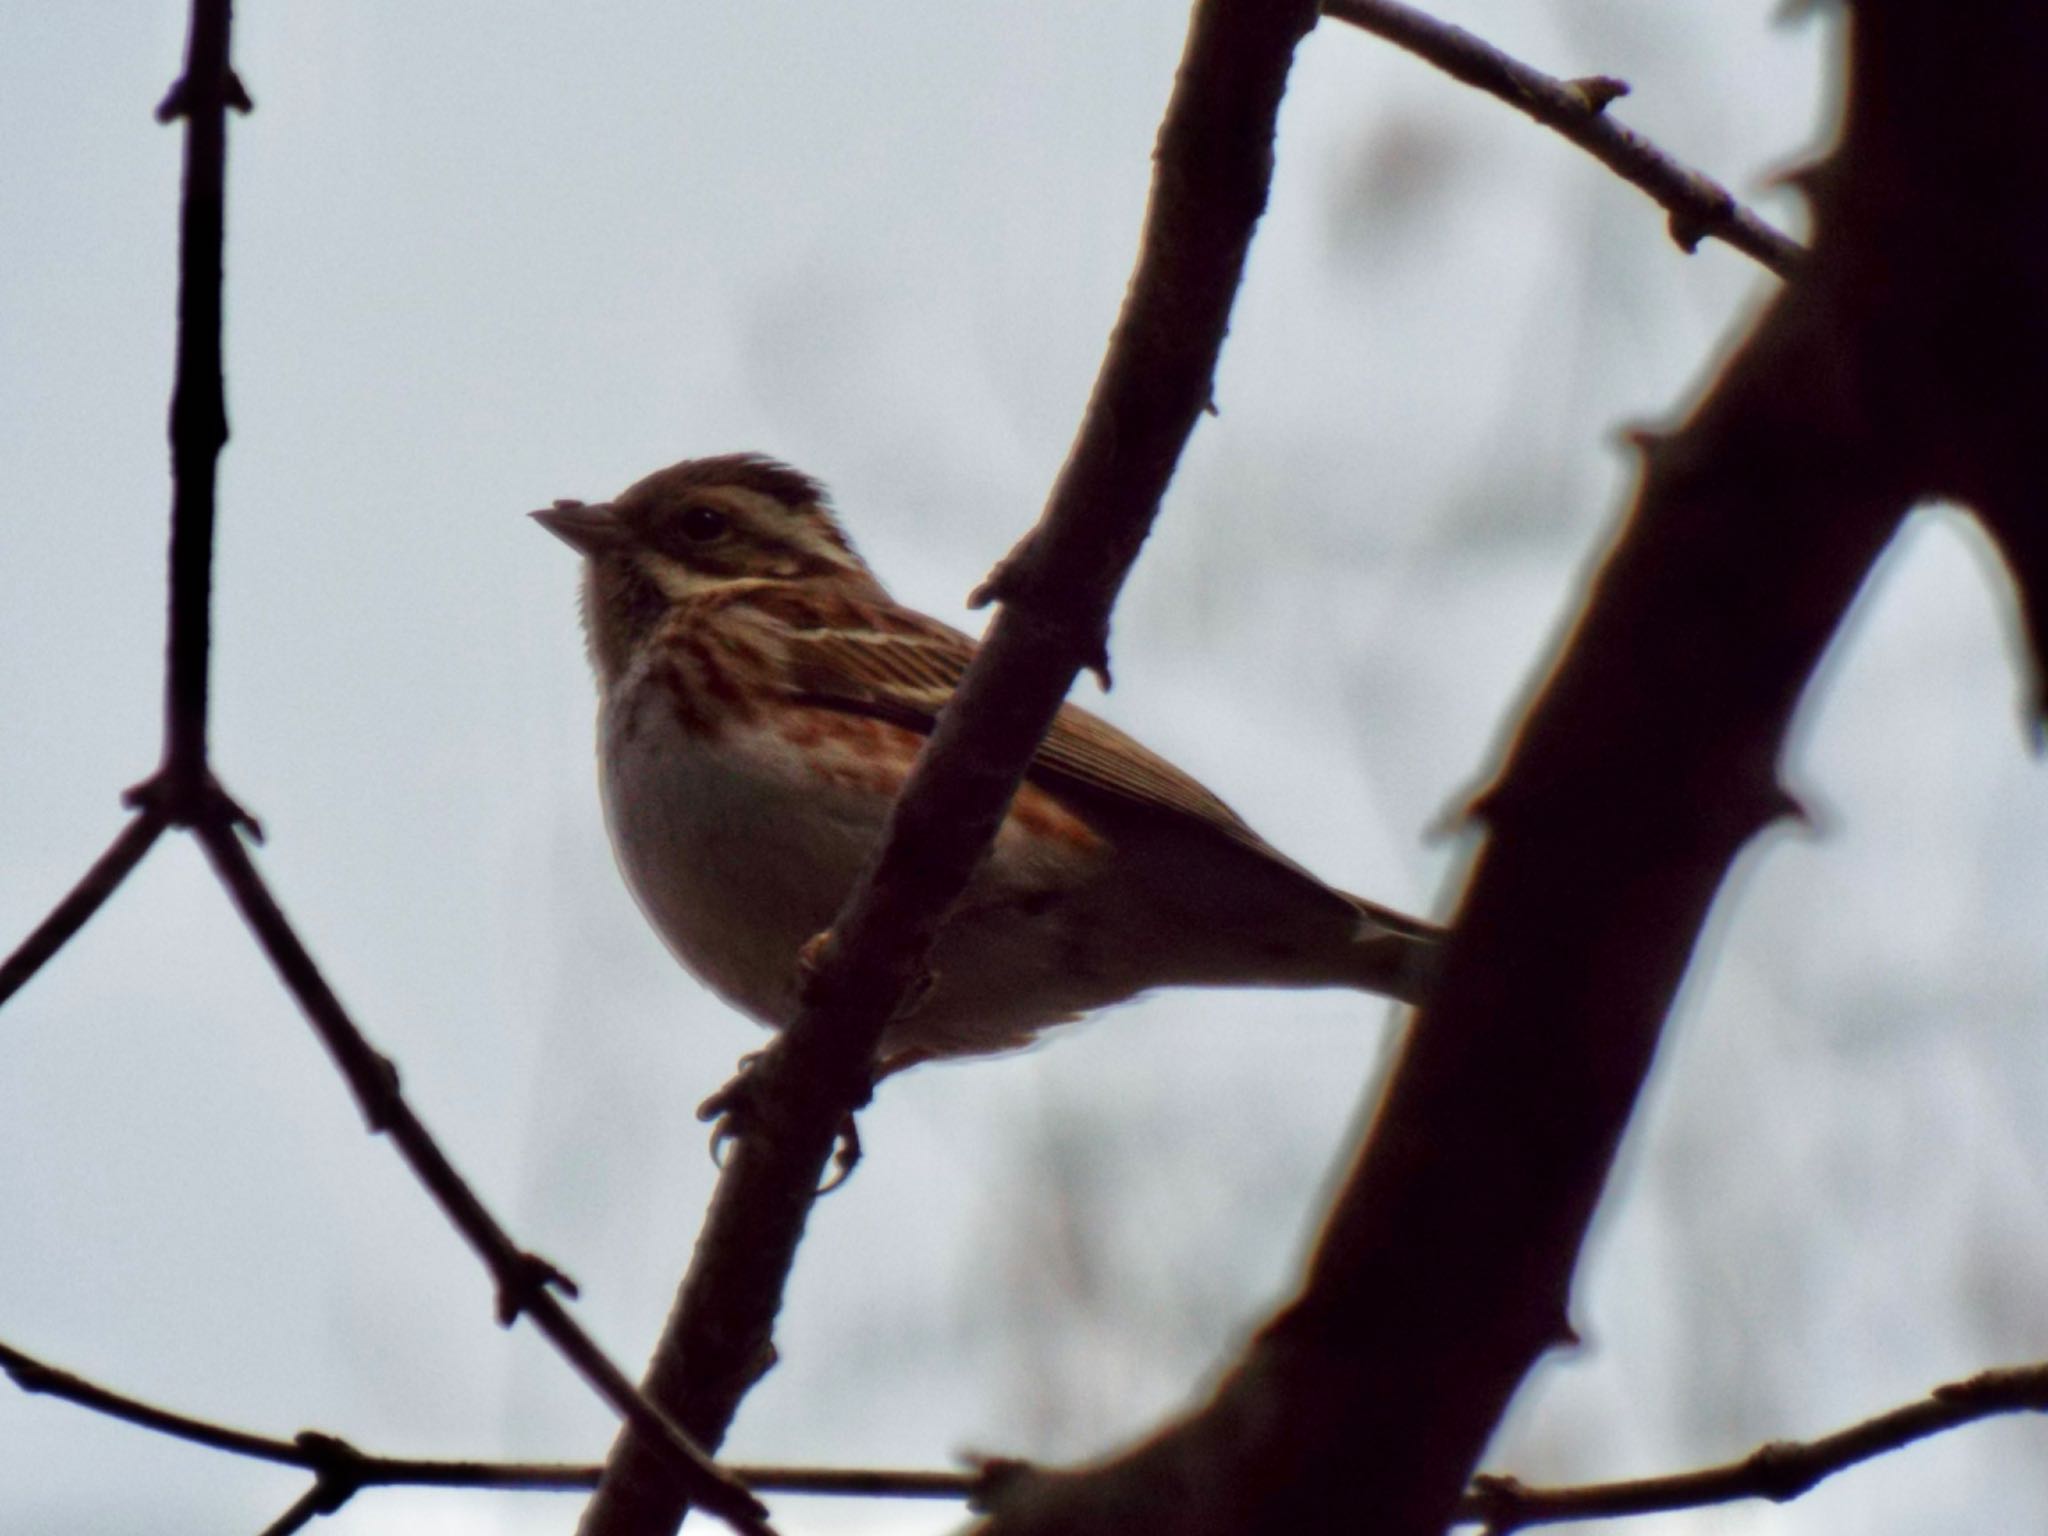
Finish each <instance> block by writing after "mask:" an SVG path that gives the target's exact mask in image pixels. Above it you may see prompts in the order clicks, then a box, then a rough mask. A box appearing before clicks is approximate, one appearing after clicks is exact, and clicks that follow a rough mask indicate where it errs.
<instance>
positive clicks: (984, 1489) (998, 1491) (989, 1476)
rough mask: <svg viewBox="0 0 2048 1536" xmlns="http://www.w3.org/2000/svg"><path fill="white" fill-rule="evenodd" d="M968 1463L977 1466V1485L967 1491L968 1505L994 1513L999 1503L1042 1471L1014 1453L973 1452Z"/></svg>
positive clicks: (978, 1510)
mask: <svg viewBox="0 0 2048 1536" xmlns="http://www.w3.org/2000/svg"><path fill="white" fill-rule="evenodd" d="M968 1464H969V1465H970V1466H972V1467H973V1469H974V1487H973V1489H972V1491H970V1492H969V1493H968V1495H967V1508H968V1509H969V1510H970V1511H971V1512H972V1513H974V1514H977V1515H986V1514H992V1513H993V1512H994V1510H995V1507H996V1505H997V1504H998V1503H1000V1502H1001V1501H1002V1500H1004V1499H1006V1498H1008V1497H1009V1496H1010V1495H1011V1494H1012V1493H1015V1492H1016V1491H1017V1489H1018V1488H1019V1487H1020V1486H1022V1484H1023V1483H1024V1482H1025V1481H1027V1480H1028V1479H1030V1478H1032V1477H1035V1476H1037V1475H1038V1469H1037V1468H1036V1467H1034V1466H1033V1465H1032V1464H1031V1463H1030V1462H1028V1461H1020V1460H1018V1459H1017V1458H1016V1457H1014V1456H970V1457H969V1458H968Z"/></svg>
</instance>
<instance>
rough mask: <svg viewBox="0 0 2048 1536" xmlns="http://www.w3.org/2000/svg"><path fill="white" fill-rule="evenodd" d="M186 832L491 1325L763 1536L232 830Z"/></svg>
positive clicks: (210, 822)
mask: <svg viewBox="0 0 2048 1536" xmlns="http://www.w3.org/2000/svg"><path fill="white" fill-rule="evenodd" d="M196 830H197V833H198V836H199V839H200V842H201V844H202V845H203V846H204V847H205V849H206V853H207V857H208V858H209V859H210V860H211V861H212V863H213V867H214V871H215V873H217V874H218V875H219V876H220V879H221V883H222V884H224V885H225V886H226V887H227V889H228V893H229V895H230V896H232V897H233V898H234V902H235V905H236V907H237V908H238V909H240V911H241V914H242V917H243V919H244V921H246V922H247V923H248V925H249V927H250V930H251V931H252V932H253V933H254V934H255V935H256V941H257V943H258V944H259V945H260V946H261V947H262V949H263V952H264V953H265V954H266V955H268V956H269V957H270V961H271V964H272V965H273V966H274V967H275V968H276V970H277V973H278V976H279V978H280V979H281V980H282V981H283V982H284V984H285V987H286V988H287V990H289V991H290V992H291V994H292V996H293V997H295V998H297V999H298V1002H299V1006H300V1008H301V1009H302V1010H303V1011H304V1013H305V1015H306V1019H307V1021H308V1022H309V1023H310V1024H312V1026H313V1029H314V1032H315V1033H317V1034H318V1035H319V1036H320V1041H321V1043H322V1044H323V1045H325V1046H326V1047H327V1051H328V1054H329V1055H330V1056H332V1057H333V1058H334V1063H335V1065H336V1066H337V1067H338V1068H339V1069H340V1071H341V1074H342V1076H343V1077H344V1078H345V1079H346V1080H347V1082H348V1085H349V1088H350V1090H351V1091H352V1092H353V1093H354V1094H355V1097H356V1102H357V1103H358V1104H359V1105H360V1106H361V1107H362V1111H363V1118H364V1120H365V1121H366V1122H367V1123H368V1125H369V1128H370V1130H371V1132H372V1133H373V1134H388V1135H389V1136H390V1138H391V1141H392V1144H393V1145H394V1146H396V1147H397V1149H398V1153H399V1156H401V1157H402V1158H404V1159H405V1162H406V1165H407V1166H408V1167H409V1168H411V1169H412V1171H413V1174H414V1175H415V1176H416V1177H417V1178H418V1179H419V1181H420V1183H421V1184H423V1185H424V1186H425V1187H426V1189H427V1192H428V1194H430V1195H431V1196H432V1197H433V1199H434V1203H435V1204H437V1205H438V1206H440V1207H441V1210H442V1212H443V1213H444V1214H445V1215H446V1216H447V1217H448V1220H449V1221H450V1222H451V1223H452V1224H453V1225H454V1227H455V1229H456V1230H457V1231H458V1232H460V1233H461V1234H462V1236H463V1237H464V1239H466V1240H467V1241H468V1243H469V1245H470V1247H471V1248H472V1249H474V1250H475V1251H476V1254H477V1256H478V1257H479V1258H481V1259H482V1260H483V1261H484V1264H485V1267H486V1268H488V1269H489V1270H490V1272H491V1277H492V1279H493V1280H494V1281H495V1282H496V1285H497V1289H498V1321H499V1322H500V1323H501V1324H503V1325H505V1326H507V1327H509V1326H510V1325H511V1324H512V1323H514V1322H516V1321H517V1320H518V1318H519V1317H520V1315H521V1314H525V1315H526V1316H529V1317H531V1318H532V1319H533V1322H534V1326H536V1327H537V1328H539V1329H540V1331H541V1332H542V1333H543V1334H544V1335H546V1337H547V1339H548V1341H549V1342H550V1343H551V1344H553V1345H554V1346H555V1349H556V1350H557V1351H558V1352H559V1353H560V1354H561V1355H562V1357H563V1358H564V1359H566V1360H567V1361H568V1362H569V1364H570V1365H571V1366H572V1367H574V1368H575V1370H576V1372H577V1374H579V1375H580V1376H582V1377H583V1379H584V1380H585V1381H587V1382H588V1383H589V1384H590V1385H591V1387H592V1388H593V1389H594V1390H595V1391H596V1392H597V1394H598V1395H599V1396H600V1397H602V1398H603V1399H604V1400H605V1401H606V1402H608V1403H610V1404H611V1405H612V1408H613V1409H614V1410H615V1411H616V1412H617V1413H618V1414H619V1415H620V1417H622V1418H623V1419H624V1420H625V1421H626V1422H627V1423H628V1424H630V1425H632V1426H633V1428H634V1429H635V1431H636V1432H637V1433H638V1434H640V1435H642V1436H645V1437H646V1438H647V1440H648V1442H649V1455H650V1456H651V1457H652V1458H653V1459H654V1460H655V1462H656V1463H657V1464H658V1465H661V1466H662V1467H663V1468H664V1470H665V1471H672V1472H677V1473H678V1474H679V1476H680V1477H681V1478H682V1479H683V1480H685V1481H686V1482H687V1486H688V1487H689V1489H690V1493H691V1497H692V1498H693V1499H695V1500H696V1501H697V1502H698V1503H699V1504H700V1505H701V1506H702V1507H703V1508H704V1509H706V1510H708V1511H710V1512H711V1513H713V1514H715V1515H717V1516H718V1517H719V1518H720V1519H722V1520H724V1521H726V1522H727V1523H728V1524H729V1525H731V1526H733V1528H734V1529H736V1530H741V1531H749V1532H759V1533H765V1532H766V1531H767V1529H768V1527H767V1525H766V1523H765V1521H764V1516H765V1514H766V1510H765V1509H764V1508H763V1506H762V1505H761V1502H760V1501H759V1500H758V1499H756V1498H754V1496H753V1495H752V1494H750V1493H748V1492H747V1491H746V1490H745V1489H744V1488H742V1487H740V1486H739V1484H737V1483H736V1482H734V1481H733V1480H732V1479H730V1478H729V1477H727V1476H726V1474H724V1473H723V1472H721V1471H720V1470H719V1469H718V1468H717V1467H716V1466H715V1465H714V1464H713V1463H712V1461H711V1458H710V1457H709V1456H708V1455H707V1454H706V1453H705V1452H704V1451H703V1450H702V1449H701V1448H700V1447H699V1446H698V1445H697V1443H696V1442H695V1441H694V1440H692V1439H691V1438H690V1436H689V1434H688V1433H687V1432H686V1431H685V1430H683V1429H682V1427H681V1426H680V1425H678V1424H677V1423H676V1421H675V1420H674V1419H673V1418H672V1417H671V1416H670V1415H669V1414H667V1413H666V1412H664V1411H663V1410H662V1409H661V1408H659V1407H657V1406H655V1404H653V1403H652V1402H650V1401H649V1400H648V1399H647V1398H646V1397H645V1396H643V1395H642V1394H641V1393H640V1392H639V1391H638V1390H637V1389H636V1388H635V1387H634V1385H633V1383H632V1381H631V1380H630V1379H629V1378H628V1377H627V1376H626V1374H625V1373H624V1372H623V1371H621V1370H620V1369H619V1368H618V1366H616V1365H615V1364H613V1363H612V1361H611V1360H610V1359H609V1358H608V1357H607V1356H606V1355H605V1353H604V1352H603V1351H602V1350H601V1349H599V1348H598V1346H597V1344H596V1342H595V1341H594V1340H593V1339H591V1337H590V1336H589V1335H588V1334H587V1333H585V1332H584V1331H583V1329H582V1328H581V1327H579V1326H578V1325H577V1323H576V1321H575V1319H574V1318H572V1317H571V1316H570V1315H569V1313H568V1311H567V1309H566V1308H564V1307H563V1306H562V1304H561V1302H560V1301H559V1300H558V1299H557V1298H556V1297H555V1295H554V1291H555V1290H562V1291H566V1292H567V1293H568V1294H570V1295H572V1296H573V1295H574V1294H575V1284H574V1282H572V1281H571V1280H570V1279H569V1278H568V1276H566V1275H564V1274H563V1273H562V1272H561V1271H560V1270H558V1269H557V1268H555V1266H554V1265H552V1264H550V1263H549V1262H548V1261H547V1260H545V1259H543V1258H541V1257H540V1256H539V1255H537V1254H532V1253H528V1252H526V1251H524V1250H523V1249H521V1248H520V1247H519V1246H518V1245H517V1244H515V1243H514V1242H513V1241H512V1238H511V1236H510V1234H509V1233H507V1232H506V1231H505V1229H504V1228H503V1227H502V1226H500V1225H499V1223H498V1221H497V1219H496V1218H495V1217H494V1216H492V1215H491V1213H490V1211H489V1210H488V1209H487V1208H486V1207H485V1205H484V1203H483V1201H482V1200H480V1199H479V1198H478V1197H477V1195H476V1193H475V1191H474V1190H472V1189H471V1188H470V1187H469V1185H468V1183H467V1182H466V1181H465V1180H464V1179H463V1177H462V1175H461V1174H459V1173H457V1172H456V1171H455V1165H454V1164H453V1163H451V1162H450V1161H449V1160H448V1156H447V1154H446V1153H444V1152H443V1151H442V1150H441V1148H440V1146H439V1144H438V1143H436V1142H435V1140H434V1139H433V1137H432V1135H431V1134H429V1132H428V1131H427V1128H426V1126H425V1124H424V1123H423V1122H422V1121H421V1120H420V1118H419V1117H418V1116H417V1115H416V1114H414V1113H413V1110H412V1107H411V1106H410V1105H409V1104H407V1103H406V1101H405V1095H404V1093H403V1092H402V1091H401V1090H400V1088H399V1083H398V1069H397V1067H396V1065H395V1064H394V1063H393V1062H392V1061H391V1060H390V1058H389V1057H386V1056H384V1055H382V1054H380V1053H379V1052H378V1051H377V1050H376V1049H375V1048H374V1047H372V1046H371V1044H370V1043H369V1041H368V1040H366V1039H365V1038H364V1037H363V1033H362V1031H361V1030H360V1029H358V1028H357V1027H356V1025H355V1022H354V1021H353V1020H352V1019H350V1018H349V1016H348V1013H347V1011H346V1010H345V1009H344V1008H343V1007H342V1006H341V1001H340V999H339V998H337V997H336V996H335V995H334V991H333V989H332V988H330V987H329V986H328V985H327V981H326V978H325V977H323V976H322V975H321V974H320V971H319V968H318V967H317V966H316V965H315V964H314V963H313V957H312V956H311V955H310V954H309V953H308V952H307V950H306V947H305V945H304V944H302V943H301V942H300V940H299V937H298V935H297V934H296V933H295V932H294V931H293V930H292V926H291V923H290V921H289V920H288V919H287V918H286V917H285V915H284V912H283V909H282V908H280V907H279V906H278V904H277V901H276V899H275V898H274V897H273V896H272V895H271V894H270V890H269V888H268V887H267V886H266V885H265V884H264V882H263V877H262V875H261V874H260V873H258V871H257V869H256V866H255V864H254V863H253V862H251V860H250V858H249V855H248V851H247V850H246V849H244V848H243V847H242V844H241V840H240V835H239V833H238V832H237V831H236V829H235V828H234V827H233V826H232V825H231V824H229V823H228V822H227V821H226V820H224V819H222V818H219V817H208V818H205V819H203V820H202V821H201V822H200V824H199V826H198V827H197V829H196Z"/></svg>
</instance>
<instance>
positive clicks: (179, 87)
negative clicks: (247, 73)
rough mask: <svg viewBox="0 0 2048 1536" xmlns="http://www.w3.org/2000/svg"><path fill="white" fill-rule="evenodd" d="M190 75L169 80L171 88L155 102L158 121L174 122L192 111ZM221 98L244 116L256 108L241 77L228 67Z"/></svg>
mask: <svg viewBox="0 0 2048 1536" xmlns="http://www.w3.org/2000/svg"><path fill="white" fill-rule="evenodd" d="M194 94H195V92H194V91H193V89H192V77H191V76H189V75H180V76H179V77H178V78H177V79H176V80H173V81H172V82H171V88H170V89H169V90H168V91H166V92H164V99H163V100H162V101H160V102H158V103H157V104H156V120H157V121H158V122H160V123H174V122H176V121H177V120H178V119H179V118H181V117H189V116H190V115H191V113H192V98H193V96H194ZM221 100H222V102H223V103H225V104H226V105H227V106H229V107H231V108H233V109H234V110H235V111H237V112H239V113H241V114H242V115H243V116H244V117H246V116H248V114H250V113H251V112H254V111H255V110H256V103H255V102H254V101H252V100H251V99H250V97H249V89H248V87H247V86H245V85H243V84H242V77H241V76H240V75H238V74H236V73H235V71H234V70H233V69H232V68H230V69H229V70H228V73H227V79H226V80H224V81H223V82H222V83H221Z"/></svg>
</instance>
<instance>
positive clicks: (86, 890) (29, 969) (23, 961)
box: [0, 810, 165, 1004]
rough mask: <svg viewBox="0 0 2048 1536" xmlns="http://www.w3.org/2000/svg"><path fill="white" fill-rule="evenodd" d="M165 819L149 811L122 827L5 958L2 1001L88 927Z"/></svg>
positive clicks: (0, 989) (1, 974) (0, 967)
mask: <svg viewBox="0 0 2048 1536" xmlns="http://www.w3.org/2000/svg"><path fill="white" fill-rule="evenodd" d="M164 825H165V822H164V818H163V816H162V815H160V814H159V813H158V812H156V811H153V810H144V811H142V812H141V813H140V814H138V815H136V816H134V817H133V818H131V819H130V820H129V822H128V824H127V825H126V826H125V827H123V828H122V829H121V835H120V836H119V837H117V838H115V839H114V841H113V842H112V843H111V844H110V845H109V846H108V848H107V851H106V852H105V853H103V854H101V855H100V856H99V858H98V859H97V860H96V861H95V862H94V864H93V866H92V868H91V869H88V870H87V871H86V872H85V874H84V876H83V878H81V879H80V880H79V882H78V884H76V885H75V886H73V887H72V888H71V890H70V892H69V893H68V894H67V895H66V896H65V897H64V899H63V900H62V901H60V902H58V903H57V905H56V906H54V907H52V908H51V909H50V915H49V916H48V917H46V918H44V919H43V920H42V921H41V922H40V923H38V924H36V926H35V929H34V931H33V932H31V933H30V934H29V936H28V937H27V938H25V939H23V940H22V941H21V944H20V946H19V947H18V948H16V950H15V951H14V953H13V954H11V955H9V956H8V957H7V958H6V960H5V961H0V1004H5V1003H6V1001H7V1000H8V999H9V998H10V997H12V996H14V994H15V993H17V992H19V991H20V990H21V989H22V988H23V987H24V986H26V985H27V984H28V981H29V978H30V977H32V976H34V975H35V973H36V972H37V971H39V970H41V969H42V968H43V966H44V964H45V963H46V962H47V961H48V960H49V958H50V957H51V956H52V955H54V954H56V953H57V951H58V950H60V949H62V948H63V947H64V945H65V943H66V942H67V941H68V940H69V939H70V938H71V936H72V935H73V934H74V933H76V932H78V930H79V929H81V928H83V927H84V926H85V925H86V923H87V922H88V921H89V920H90V919H91V917H92V915H93V913H95V912H97V911H99V909H100V907H101V906H102V905H103V904H104V903H105V902H106V899H107V898H108V897H109V896H111V895H113V894H114V892H115V891H116V890H117V889H119V887H120V884H121V882H122V881H123V880H126V879H127V878H128V876H129V874H130V873H131V872H132V871H133V870H134V868H135V866H136V865H138V864H140V863H141V862H142V858H143V855H144V854H146V853H148V852H149V850H150V849H151V848H153V847H155V846H156V840H157V838H158V837H159V836H160V835H161V834H162V833H163V830H164Z"/></svg>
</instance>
